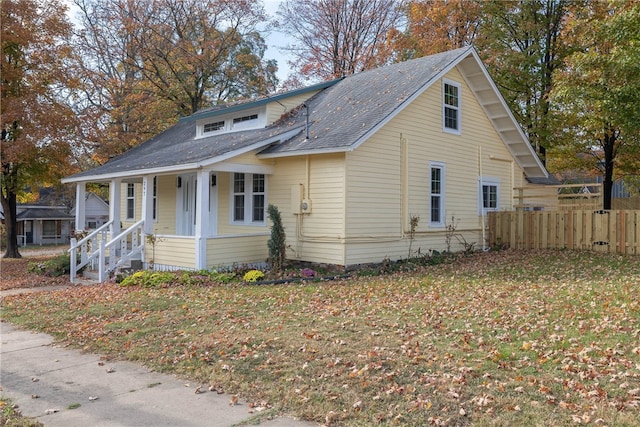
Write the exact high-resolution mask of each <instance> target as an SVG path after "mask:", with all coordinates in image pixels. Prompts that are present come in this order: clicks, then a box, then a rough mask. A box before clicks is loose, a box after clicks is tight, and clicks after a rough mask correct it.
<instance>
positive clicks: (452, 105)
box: [442, 80, 461, 134]
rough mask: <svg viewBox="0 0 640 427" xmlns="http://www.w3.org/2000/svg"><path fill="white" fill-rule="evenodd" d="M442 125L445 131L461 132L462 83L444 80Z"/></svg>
mask: <svg viewBox="0 0 640 427" xmlns="http://www.w3.org/2000/svg"><path fill="white" fill-rule="evenodd" d="M442 107H443V110H442V120H443V123H442V126H443V129H444V131H445V132H449V133H456V134H459V133H460V130H461V127H460V126H461V123H460V85H459V84H458V83H455V82H453V81H450V80H444V81H443V86H442Z"/></svg>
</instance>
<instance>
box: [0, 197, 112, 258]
mask: <svg viewBox="0 0 640 427" xmlns="http://www.w3.org/2000/svg"><path fill="white" fill-rule="evenodd" d="M45 190H48V191H43V192H41V198H42V199H43V200H51V197H52V196H51V191H50V190H49V189H45ZM0 217H1V218H2V220H3V221H4V214H3V212H2V207H1V206H0ZM75 218H76V209H75V208H73V209H71V210H69V208H68V206H66V205H64V204H55V205H50V204H47V203H46V202H44V203H31V204H19V205H18V206H17V207H16V223H17V227H18V246H27V245H57V244H67V243H69V242H70V240H71V235H72V233H73V232H74V229H75V228H76V227H75ZM85 218H86V219H85V223H84V227H83V229H85V230H94V229H96V228H98V227H100V226H101V225H103V224H104V223H106V222H107V221H108V220H109V204H108V203H107V202H105V201H104V200H102V199H101V198H100V197H98V196H97V195H96V194H94V193H89V192H88V193H86V196H85ZM78 228H79V227H78Z"/></svg>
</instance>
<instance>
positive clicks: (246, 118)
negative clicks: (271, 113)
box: [233, 114, 258, 125]
mask: <svg viewBox="0 0 640 427" xmlns="http://www.w3.org/2000/svg"><path fill="white" fill-rule="evenodd" d="M249 120H258V115H257V114H251V115H250V116H242V117H236V118H235V119H233V124H234V125H235V124H237V123H242V122H248V121H249Z"/></svg>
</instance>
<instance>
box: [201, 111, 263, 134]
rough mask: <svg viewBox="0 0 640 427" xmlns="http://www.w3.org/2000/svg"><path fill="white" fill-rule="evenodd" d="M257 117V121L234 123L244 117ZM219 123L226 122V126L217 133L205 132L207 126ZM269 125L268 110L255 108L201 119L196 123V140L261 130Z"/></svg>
mask: <svg viewBox="0 0 640 427" xmlns="http://www.w3.org/2000/svg"><path fill="white" fill-rule="evenodd" d="M253 115H257V116H258V118H257V119H253V120H245V121H242V122H238V123H234V122H233V121H234V119H240V118H242V117H248V116H253ZM217 122H224V126H223V127H222V128H221V129H218V130H216V131H211V132H206V133H205V131H204V127H205V125H208V124H211V123H217ZM266 124H267V110H266V108H257V109H256V108H254V109H250V110H244V111H237V112H235V113H233V114H225V115H222V116H216V117H210V118H208V119H201V120H197V121H196V139H198V138H208V137H210V136H213V135H222V134H225V133H229V132H238V131H241V130H248V129H260V128H263V127H265V126H266Z"/></svg>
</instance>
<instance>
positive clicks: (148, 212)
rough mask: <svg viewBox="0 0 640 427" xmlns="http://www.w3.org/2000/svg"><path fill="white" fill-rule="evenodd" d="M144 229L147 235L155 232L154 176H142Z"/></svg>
mask: <svg viewBox="0 0 640 427" xmlns="http://www.w3.org/2000/svg"><path fill="white" fill-rule="evenodd" d="M142 219H143V220H144V225H143V226H142V231H143V233H144V234H145V235H147V234H153V176H150V175H145V176H143V177H142Z"/></svg>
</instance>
